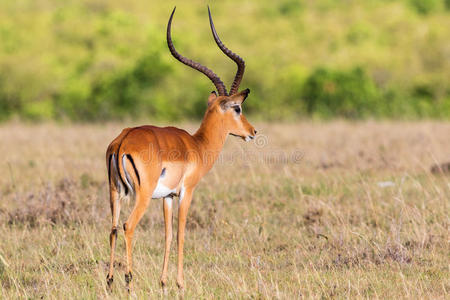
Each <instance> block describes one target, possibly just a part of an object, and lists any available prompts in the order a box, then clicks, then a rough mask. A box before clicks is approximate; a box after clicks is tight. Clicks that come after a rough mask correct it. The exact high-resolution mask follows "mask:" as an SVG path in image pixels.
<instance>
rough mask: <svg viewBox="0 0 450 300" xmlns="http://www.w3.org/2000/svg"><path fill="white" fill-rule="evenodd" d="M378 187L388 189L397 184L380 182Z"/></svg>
mask: <svg viewBox="0 0 450 300" xmlns="http://www.w3.org/2000/svg"><path fill="white" fill-rule="evenodd" d="M378 186H379V187H381V188H386V187H391V186H395V183H394V182H392V181H380V182H378Z"/></svg>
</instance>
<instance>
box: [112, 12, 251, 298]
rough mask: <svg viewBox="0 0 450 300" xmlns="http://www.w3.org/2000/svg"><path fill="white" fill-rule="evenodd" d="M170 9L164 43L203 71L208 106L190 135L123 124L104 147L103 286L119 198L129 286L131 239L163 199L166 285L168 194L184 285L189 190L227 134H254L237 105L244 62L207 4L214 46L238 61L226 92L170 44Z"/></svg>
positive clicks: (179, 280)
mask: <svg viewBox="0 0 450 300" xmlns="http://www.w3.org/2000/svg"><path fill="white" fill-rule="evenodd" d="M174 13H175V8H174V9H173V11H172V14H171V15H170V18H169V22H168V24H167V45H168V47H169V50H170V52H171V53H172V55H173V56H174V57H175V58H176V59H177V60H179V61H180V62H182V63H183V64H185V65H187V66H189V67H191V68H193V69H195V70H198V71H200V72H202V73H203V74H205V75H206V76H207V77H208V78H209V79H210V80H211V81H212V82H213V84H214V86H215V87H216V89H217V92H218V95H217V94H216V92H215V91H213V92H211V94H210V95H209V97H208V103H207V109H206V112H205V115H204V117H203V120H202V123H201V125H200V128H199V129H198V130H197V132H196V133H195V134H193V135H191V134H189V133H188V132H186V131H184V130H183V129H178V128H175V127H164V128H162V127H156V126H140V127H134V128H126V129H124V130H123V131H122V132H121V133H120V135H119V136H118V137H116V138H115V139H114V140H113V141H112V142H111V144H110V145H109V146H108V149H107V151H106V163H107V167H108V177H109V190H110V205H111V213H112V229H111V234H110V246H111V257H110V259H111V260H110V268H109V273H108V275H107V284H108V287H110V286H111V284H112V282H113V271H114V251H115V244H116V240H117V229H118V223H119V214H120V206H121V200H122V199H124V198H127V197H130V198H133V199H134V200H135V204H134V207H133V209H132V212H131V214H130V216H129V217H128V219H127V221H126V222H125V223H124V224H123V229H124V233H125V245H126V254H127V271H126V274H125V282H126V285H127V289H128V290H130V289H131V281H132V239H133V233H134V230H135V228H136V225H137V224H138V222H139V220H140V219H141V218H142V216H143V215H144V212H145V210H146V208H147V206H148V205H149V202H150V199H157V198H163V199H164V200H163V212H164V223H165V252H164V261H163V268H162V274H161V279H160V283H161V286H162V287H163V289H164V290H165V287H166V284H167V268H168V260H169V253H170V245H171V241H172V199H173V197H174V196H178V197H179V206H178V235H177V240H178V241H177V242H178V272H177V285H178V287H179V289H180V290H181V291H183V289H184V279H183V244H184V231H185V225H186V217H187V213H188V209H189V205H190V204H191V200H192V194H193V193H194V190H195V187H196V186H197V184H198V182H199V180H200V179H201V178H202V177H203V176H204V175H205V174H206V173H207V172H208V171H209V170H210V169H211V168H212V166H213V164H214V162H215V160H216V159H217V157H218V155H219V153H220V151H221V150H222V148H223V145H224V143H225V140H226V138H227V136H228V135H229V134H231V135H234V136H238V137H241V138H242V139H244V140H245V141H249V140H251V139H253V138H254V136H255V134H256V130H255V129H254V128H253V126H252V125H250V123H249V122H248V121H247V119H246V118H245V117H244V115H243V114H242V109H241V105H242V103H243V102H244V101H245V99H246V98H247V96H248V94H249V92H250V91H249V89H246V90H244V91H241V92H238V89H239V85H240V82H241V80H242V77H243V75H244V69H245V62H244V60H243V59H242V58H240V57H239V56H238V55H237V54H235V53H233V52H232V51H230V50H229V49H228V48H227V47H226V46H225V45H224V44H223V43H222V42H221V40H220V39H219V36H218V35H217V32H216V30H215V28H214V23H213V21H212V18H211V12H210V10H209V7H208V14H209V22H210V26H211V31H212V34H213V37H214V40H215V41H216V44H217V46H218V47H219V48H220V49H221V50H222V52H223V53H225V54H226V55H227V56H228V57H229V58H231V59H232V60H233V61H234V62H235V63H236V64H237V67H238V68H237V72H236V76H235V78H234V81H233V84H232V85H231V89H230V93H228V92H227V89H226V87H225V85H224V83H223V82H222V81H221V80H220V78H219V77H218V76H217V75H216V74H215V73H214V72H213V71H212V70H210V69H208V68H207V67H205V66H202V65H201V64H199V63H197V62H194V61H192V60H190V59H188V58H186V57H184V56H182V55H181V54H179V53H178V52H177V51H176V50H175V47H174V46H173V43H172V38H171V24H172V18H173V15H174Z"/></svg>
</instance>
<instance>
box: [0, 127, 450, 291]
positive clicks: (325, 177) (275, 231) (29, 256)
mask: <svg viewBox="0 0 450 300" xmlns="http://www.w3.org/2000/svg"><path fill="white" fill-rule="evenodd" d="M256 125H257V126H256V127H257V129H258V131H260V132H262V134H263V135H264V136H261V137H259V138H258V139H257V140H256V142H257V143H256V144H255V143H243V142H242V141H240V140H238V139H236V138H229V139H228V141H227V144H226V147H225V149H224V152H223V154H224V155H223V156H222V157H221V161H219V162H218V163H217V164H216V166H215V167H214V168H213V169H212V170H211V172H210V173H209V174H208V175H207V176H206V177H205V178H204V179H203V181H202V182H201V183H200V185H199V186H198V188H197V190H196V193H195V196H194V200H193V203H192V205H191V209H190V213H189V218H188V230H187V236H186V244H185V280H186V287H187V291H186V297H187V298H192V299H199V298H200V299H211V298H218V299H223V298H275V299H278V298H280V299H293V298H303V297H305V298H333V297H338V298H344V297H350V298H380V299H386V298H390V299H392V298H422V299H423V298H429V299H439V298H441V299H444V298H446V297H448V292H449V290H450V281H449V278H450V274H449V273H450V272H449V265H450V261H449V253H450V247H449V214H448V213H449V211H450V202H449V199H450V186H449V176H448V175H442V174H441V175H439V174H432V173H431V172H430V166H431V165H433V164H434V163H436V162H445V161H448V160H449V159H450V153H449V149H450V139H449V134H450V124H449V123H442V122H441V123H439V122H425V121H423V122H414V123H405V122H404V123H400V122H356V123H350V122H344V121H333V122H329V123H312V122H306V121H305V122H300V123H297V124H267V123H266V124H256ZM122 127H123V125H122V124H107V125H70V126H69V125H62V126H61V125H59V126H57V125H53V124H41V125H23V124H19V123H7V124H3V125H1V127H0V140H1V141H2V142H1V144H0V153H2V161H1V163H0V167H1V174H2V176H1V177H0V188H1V199H2V201H1V202H0V220H1V222H0V236H1V242H0V283H1V292H0V297H1V298H52V299H64V298H84V299H86V298H107V297H108V293H107V290H106V281H105V277H106V273H107V267H108V257H109V242H108V238H109V231H110V209H109V200H108V196H107V182H106V178H107V176H106V168H105V161H104V160H105V159H104V153H105V149H106V146H107V144H108V142H109V141H110V140H111V139H112V138H113V137H115V136H116V135H117V134H118V133H119V132H120V129H121V128H122ZM185 127H186V128H189V130H191V131H192V130H193V129H194V128H195V126H191V125H187V126H185ZM131 204H132V203H131ZM130 208H131V205H129V206H125V209H123V210H122V217H121V222H123V221H124V219H125V218H126V216H127V213H129V211H130ZM175 220H176V218H175ZM175 225H176V224H175ZM163 232H164V229H163V216H162V201H161V200H153V201H152V203H151V205H150V207H149V209H148V211H147V214H146V215H145V217H144V218H143V220H142V221H141V223H140V224H139V226H138V229H137V232H136V234H135V246H134V249H135V251H134V262H135V264H134V277H133V280H134V283H135V290H136V294H137V296H138V298H145V296H147V298H148V295H151V298H155V297H159V296H160V295H161V293H160V288H159V283H158V282H159V276H160V271H161V267H162V259H163V240H164V234H163ZM175 244H176V243H175V242H174V243H173V248H172V255H171V261H170V266H169V280H170V281H169V288H170V290H169V293H170V297H174V296H176V295H177V289H176V284H175V277H176V276H175V275H176V274H175V271H176V270H175V269H176V268H175V262H176V255H175V252H176V251H174V249H175V246H176V245H175ZM117 249H118V251H117V252H118V255H117V259H116V265H117V268H116V273H115V281H114V288H113V296H114V297H126V296H127V293H126V291H125V288H124V286H125V283H124V276H123V275H124V271H125V269H124V262H125V258H124V252H125V251H124V241H123V234H122V232H120V234H119V243H118V248H117Z"/></svg>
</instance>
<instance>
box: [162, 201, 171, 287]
mask: <svg viewBox="0 0 450 300" xmlns="http://www.w3.org/2000/svg"><path fill="white" fill-rule="evenodd" d="M163 211H164V225H165V233H166V244H165V251H164V263H163V270H162V273H161V287H162V288H163V292H164V294H166V293H167V287H166V285H167V268H168V265H169V254H170V244H171V243H172V197H166V198H164V202H163Z"/></svg>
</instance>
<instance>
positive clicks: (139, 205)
mask: <svg viewBox="0 0 450 300" xmlns="http://www.w3.org/2000/svg"><path fill="white" fill-rule="evenodd" d="M151 190H152V191H153V188H152V189H151ZM150 198H151V193H149V192H146V191H143V190H141V191H137V192H136V200H135V205H134V208H133V211H132V212H131V214H130V216H129V217H128V220H127V221H126V222H125V223H124V224H123V230H124V232H125V246H126V250H127V273H126V274H125V282H126V285H127V290H128V291H131V289H132V284H131V280H132V279H133V275H132V241H133V235H134V230H135V229H136V226H137V224H138V223H139V221H140V220H141V218H142V216H143V215H144V213H145V210H146V209H147V206H148V204H149V202H150Z"/></svg>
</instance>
